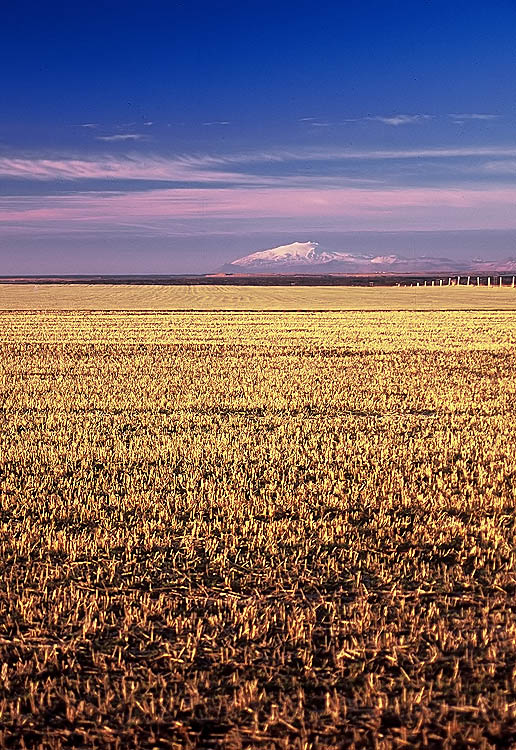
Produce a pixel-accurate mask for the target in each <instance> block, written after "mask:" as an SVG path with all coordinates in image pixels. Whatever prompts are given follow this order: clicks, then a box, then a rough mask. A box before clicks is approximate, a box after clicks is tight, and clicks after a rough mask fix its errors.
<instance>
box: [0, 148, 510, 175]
mask: <svg viewBox="0 0 516 750" xmlns="http://www.w3.org/2000/svg"><path fill="white" fill-rule="evenodd" d="M117 140H119V139H118V138H117ZM486 159H487V160H489V161H493V162H495V163H496V165H498V166H497V168H498V170H499V171H502V169H503V167H502V164H503V162H504V161H506V160H510V161H514V159H516V147H500V146H483V147H479V146H471V147H466V146H464V147H458V148H426V149H384V150H376V149H371V150H361V149H354V150H353V149H313V148H298V149H277V150H269V151H250V152H243V153H233V154H185V155H181V154H180V155H174V156H156V155H152V154H141V153H140V154H138V153H133V154H124V155H113V154H112V155H105V154H97V155H96V156H92V157H91V158H89V159H84V158H77V157H72V156H70V157H66V156H63V157H54V158H48V157H39V158H38V157H28V156H22V157H0V175H1V176H4V177H15V178H18V179H26V180H39V181H41V180H49V181H50V180H92V179H96V180H111V181H112V180H146V181H169V182H170V181H181V182H185V183H188V182H190V183H191V182H196V183H200V184H206V185H209V184H213V183H221V182H227V183H231V184H234V185H242V184H255V185H274V184H278V185H282V186H284V185H285V184H295V183H297V184H300V183H303V182H305V183H308V182H312V183H313V182H314V181H316V180H318V181H320V182H321V181H322V182H325V183H326V184H330V183H332V182H333V183H334V184H335V185H337V186H338V185H339V183H340V185H342V184H343V183H344V184H345V181H346V175H345V174H343V173H341V174H340V175H336V176H335V175H333V176H332V174H331V173H330V174H328V164H331V166H332V169H334V168H335V165H337V164H339V163H342V164H344V163H346V162H350V163H356V164H357V165H358V164H359V163H360V162H364V170H363V174H362V175H360V177H362V179H367V178H368V177H369V178H371V177H373V178H375V177H377V176H378V175H377V174H372V175H371V174H369V175H368V174H367V171H366V167H365V164H366V163H368V162H378V163H379V164H381V162H392V163H393V164H394V163H395V162H396V161H399V162H410V161H414V162H416V163H420V162H421V161H423V160H424V161H426V162H428V163H429V164H430V163H433V164H435V165H440V164H443V163H447V164H449V167H450V170H453V169H455V170H457V174H459V173H460V171H461V170H459V169H458V166H459V165H460V164H461V161H462V166H464V164H465V163H466V162H468V161H469V162H473V165H472V166H473V167H475V164H474V162H475V161H479V160H482V163H484V162H485V160H486ZM296 163H300V166H301V167H302V168H303V169H304V171H305V174H299V173H298V168H297V167H296V168H294V166H293V165H294V164H296ZM303 163H304V165H303ZM317 164H320V166H319V167H316V165H317ZM479 167H480V169H479V172H482V171H486V170H484V169H483V168H482V167H481V165H479ZM271 170H272V171H273V172H274V174H272V173H271ZM492 171H495V170H494V167H493V170H492ZM350 177H351V178H354V179H357V175H356V173H355V174H353V175H350ZM383 179H385V175H384V176H383Z"/></svg>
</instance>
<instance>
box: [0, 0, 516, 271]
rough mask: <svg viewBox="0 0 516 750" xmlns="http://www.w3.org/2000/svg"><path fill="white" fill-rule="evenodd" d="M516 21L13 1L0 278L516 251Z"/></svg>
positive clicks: (513, 14) (511, 14) (1, 52)
mask: <svg viewBox="0 0 516 750" xmlns="http://www.w3.org/2000/svg"><path fill="white" fill-rule="evenodd" d="M515 28H516V6H515V5H514V3H512V2H503V0H502V1H499V2H497V3H495V4H494V7H490V6H489V5H488V4H487V3H485V2H482V3H476V2H468V3H467V2H453V0H452V1H451V2H440V1H439V0H436V1H435V2H422V1H421V2H419V1H418V2H367V1H365V0H364V1H363V2H342V1H341V2H335V3H334V2H323V3H321V2H303V1H302V0H301V1H300V2H290V1H289V0H287V1H286V2H275V3H272V2H267V1H265V2H263V1H262V2H254V0H248V2H246V3H235V2H223V1H220V2H217V1H213V2H209V3H208V2H196V0H189V1H188V2H186V0H185V2H166V3H165V2H164V3H158V2H153V1H152V0H151V1H150V2H147V3H145V4H138V5H136V4H135V5H133V4H131V3H109V8H108V9H106V8H104V7H103V6H102V4H100V3H90V4H85V3H77V4H72V3H60V4H57V3H46V4H40V3H38V4H36V3H27V2H23V1H22V2H20V3H18V4H16V5H15V4H14V3H12V4H10V6H9V7H7V8H6V9H4V10H3V17H2V25H1V27H0V64H1V69H2V71H3V76H2V79H1V87H2V117H1V121H0V273H4V274H7V273H30V272H34V273H59V272H60V273H74V272H76V273H89V272H91V273H102V272H105V273H131V272H133V273H142V272H146V271H147V272H149V273H181V272H202V271H210V270H213V269H216V268H217V267H218V266H220V265H221V264H222V263H224V262H226V261H228V260H231V259H232V258H234V257H237V256H238V255H241V254H242V253H243V252H250V251H252V250H258V249H263V248H265V247H269V246H271V245H273V244H284V243H285V242H292V241H295V240H300V241H303V240H307V239H312V240H318V241H320V242H321V244H327V245H328V247H330V246H331V248H333V249H341V250H346V251H349V252H353V251H354V249H357V251H359V252H362V251H363V250H364V249H368V248H369V249H370V250H374V249H377V248H382V251H385V250H389V251H391V252H395V251H397V250H399V251H400V252H405V253H406V252H408V250H409V249H412V251H413V252H416V251H417V250H418V247H421V248H422V249H423V251H424V252H425V253H427V254H434V255H443V254H444V253H446V254H447V255H448V256H450V255H453V254H455V255H456V256H457V257H459V256H460V257H464V256H466V255H468V254H475V255H476V254H478V253H479V252H481V253H482V254H483V255H484V256H485V257H503V256H506V255H511V254H512V255H516V185H515V180H514V178H515V176H516V142H515V138H514V134H515V124H516V101H515V93H516V92H515V87H514V71H515V70H516V47H515V45H514V29H515ZM354 233H359V234H354Z"/></svg>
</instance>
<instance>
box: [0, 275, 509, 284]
mask: <svg viewBox="0 0 516 750" xmlns="http://www.w3.org/2000/svg"><path fill="white" fill-rule="evenodd" d="M450 278H451V279H452V282H453V283H457V280H459V283H460V284H467V283H468V278H469V279H470V283H471V284H476V283H477V278H478V279H479V281H480V284H487V279H488V277H487V276H486V275H485V274H484V275H481V276H478V277H477V276H476V275H475V276H473V275H471V276H469V277H468V276H466V275H460V276H458V275H457V274H452V273H446V274H419V275H417V274H386V273H382V274H354V275H351V274H350V275H348V274H321V275H315V274H299V275H293V274H270V275H267V274H263V275H261V274H249V275H245V274H205V275H183V276H161V275H138V276H136V275H128V276H122V275H113V276H111V275H102V276H99V275H95V276H82V275H81V276H2V277H0V284H99V285H100V284H124V285H126V284H137V285H141V284H148V285H154V286H184V285H191V286H196V285H201V286H203V285H204V286H210V285H217V286H221V285H222V286H380V287H385V286H398V285H400V286H410V285H411V284H414V285H417V284H418V283H419V284H420V285H421V286H424V284H425V282H426V284H428V285H431V283H432V281H434V282H435V283H436V284H438V283H439V279H442V282H443V284H448V280H449V279H450ZM489 278H491V280H492V283H493V284H494V283H497V281H498V279H499V278H500V274H499V273H498V274H493V275H492V276H491V277H489ZM503 278H504V279H505V280H506V281H505V283H507V280H509V279H510V278H512V277H511V274H508V273H505V274H503Z"/></svg>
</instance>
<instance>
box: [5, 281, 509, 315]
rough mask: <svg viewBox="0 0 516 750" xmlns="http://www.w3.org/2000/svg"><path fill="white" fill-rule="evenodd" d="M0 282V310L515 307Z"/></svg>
mask: <svg viewBox="0 0 516 750" xmlns="http://www.w3.org/2000/svg"><path fill="white" fill-rule="evenodd" d="M510 278H512V277H505V284H506V286H504V287H503V288H499V287H498V286H495V287H491V288H488V287H485V286H484V287H482V286H481V287H474V286H469V287H467V286H450V287H446V286H444V287H431V286H428V287H423V286H420V287H349V286H348V287H346V286H335V287H331V286H305V287H301V286H240V285H238V286H228V285H222V284H220V285H209V286H203V285H198V284H191V285H182V286H179V285H178V286H173V285H172V286H170V285H166V284H163V285H160V284H151V285H149V284H147V285H145V284H140V285H139V284H127V285H124V284H4V283H2V284H0V310H111V311H113V310H194V311H199V310H210V311H213V310H241V311H243V310H254V311H259V310H277V311H284V310H357V311H361V310H516V289H513V288H511V287H510V286H508V285H507V284H509V281H510Z"/></svg>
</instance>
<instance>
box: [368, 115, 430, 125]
mask: <svg viewBox="0 0 516 750" xmlns="http://www.w3.org/2000/svg"><path fill="white" fill-rule="evenodd" d="M363 119H364V120H373V121H375V122H381V123H383V124H384V125H392V126H394V127H397V126H398V125H415V124H419V123H422V122H425V121H426V120H431V119H432V115H371V116H369V117H364V118H363Z"/></svg>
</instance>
